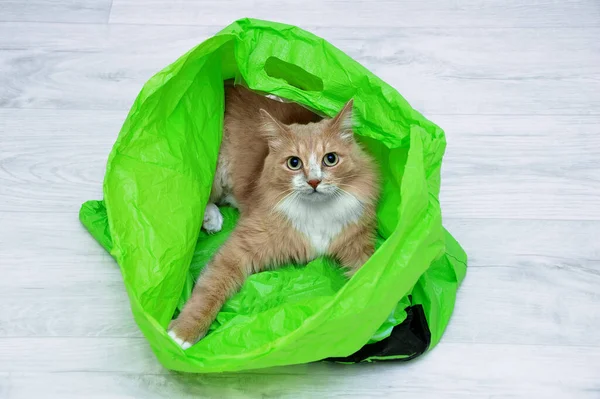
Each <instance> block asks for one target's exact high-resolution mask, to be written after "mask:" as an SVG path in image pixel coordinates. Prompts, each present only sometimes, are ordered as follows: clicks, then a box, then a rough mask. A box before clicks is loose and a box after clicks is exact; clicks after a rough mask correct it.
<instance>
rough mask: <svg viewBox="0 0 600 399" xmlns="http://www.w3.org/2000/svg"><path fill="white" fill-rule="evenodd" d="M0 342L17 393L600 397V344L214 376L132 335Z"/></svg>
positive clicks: (456, 347)
mask: <svg viewBox="0 0 600 399" xmlns="http://www.w3.org/2000/svg"><path fill="white" fill-rule="evenodd" d="M0 348H1V349H3V350H2V351H1V352H0V369H1V370H5V369H7V368H8V369H9V370H11V373H10V375H9V389H10V393H11V396H10V398H11V399H16V398H30V397H33V396H35V393H36V392H40V391H43V393H44V397H45V398H46V397H48V398H54V397H60V398H61V399H62V398H71V397H81V396H82V395H85V393H89V392H97V393H98V395H101V396H100V397H115V396H116V397H119V396H123V395H127V397H143V398H158V397H165V396H169V397H182V398H187V397H215V398H222V397H265V396H266V397H284V398H295V397H308V398H314V397H348V396H350V397H360V398H364V397H367V398H370V397H404V396H409V397H411V398H415V397H416V398H439V397H452V398H459V397H461V398H462V397H470V396H474V397H489V396H490V395H492V394H493V395H494V396H495V397H527V398H537V397H547V398H565V397H569V398H594V397H597V395H598V389H599V384H598V379H597V376H598V373H597V372H598V369H597V365H598V363H599V362H600V349H598V348H586V347H575V348H561V347H556V348H552V347H546V346H535V345H534V346H525V345H470V344H469V345H466V344H443V345H440V346H439V347H438V348H436V349H435V350H434V351H432V352H431V353H429V354H428V355H427V356H425V357H423V358H421V359H420V360H418V361H414V362H410V363H387V364H385V363H381V364H365V365H337V364H329V363H315V364H310V365H300V366H290V367H282V368H275V369H266V370H258V371H252V372H245V373H225V374H209V375H186V374H179V373H166V372H165V370H162V369H160V366H157V364H156V361H155V360H154V359H151V358H150V356H148V355H149V349H148V348H147V347H146V346H145V345H143V344H142V343H141V340H134V339H122V340H116V339H107V340H98V339H95V340H90V339H87V338H86V339H52V340H43V341H40V340H35V339H34V340H32V339H1V340H0ZM11 355H12V360H10V361H9V360H8V359H7V356H11ZM516 359H518V361H516ZM50 373H52V374H50ZM142 373H144V374H145V375H142ZM148 373H150V374H148ZM78 395H79V396H78Z"/></svg>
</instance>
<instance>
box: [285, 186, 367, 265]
mask: <svg viewBox="0 0 600 399" xmlns="http://www.w3.org/2000/svg"><path fill="white" fill-rule="evenodd" d="M277 209H278V210H279V211H280V212H282V213H283V214H284V215H286V216H287V217H288V219H289V220H290V221H291V222H292V225H293V226H294V227H295V228H296V230H298V231H299V232H301V233H303V234H304V235H306V237H307V238H308V240H309V242H310V243H311V245H312V246H313V248H314V250H315V251H316V252H317V253H318V254H319V255H323V254H326V253H327V250H328V249H329V245H331V242H332V241H333V240H334V239H335V238H336V237H337V236H338V235H339V234H340V233H341V232H342V229H343V228H344V227H345V226H347V225H348V224H349V223H354V222H357V221H358V219H359V218H360V217H361V215H362V212H363V204H362V203H361V202H360V201H359V200H358V199H357V198H356V197H354V196H353V195H350V194H346V193H344V194H343V195H341V196H337V197H334V198H332V199H330V200H327V201H323V202H312V201H302V200H299V199H295V198H293V197H291V198H288V199H286V200H284V201H282V202H281V203H280V204H279V205H278V207H277Z"/></svg>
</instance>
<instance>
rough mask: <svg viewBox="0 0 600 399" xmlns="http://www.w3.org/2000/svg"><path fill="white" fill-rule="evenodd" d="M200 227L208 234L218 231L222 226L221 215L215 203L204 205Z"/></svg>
mask: <svg viewBox="0 0 600 399" xmlns="http://www.w3.org/2000/svg"><path fill="white" fill-rule="evenodd" d="M202 228H203V229H204V230H205V231H206V232H207V233H208V234H214V233H218V232H219V231H221V229H222V228H223V215H221V211H220V210H219V208H218V207H217V206H216V205H215V204H212V203H211V204H208V205H206V209H205V210H204V221H203V222H202Z"/></svg>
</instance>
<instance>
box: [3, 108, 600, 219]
mask: <svg viewBox="0 0 600 399" xmlns="http://www.w3.org/2000/svg"><path fill="white" fill-rule="evenodd" d="M125 115H126V111H102V112H99V111H65V110H31V109H21V110H2V109H0V137H2V139H1V140H2V145H1V146H0V211H4V212H6V211H11V212H23V211H29V212H69V213H76V212H78V210H79V207H80V205H81V203H82V202H84V201H86V200H89V199H100V198H102V180H103V176H104V170H105V166H106V159H107V157H108V154H109V152H110V149H111V147H112V145H113V143H114V141H115V139H116V137H117V134H118V131H119V130H120V127H121V124H122V121H123V119H124V118H125ZM432 119H433V120H434V121H436V122H438V123H439V124H440V125H441V126H442V127H443V128H444V129H446V131H447V135H448V137H447V139H448V149H447V155H446V158H445V160H444V163H443V174H442V195H441V204H442V209H443V212H444V216H445V217H461V218H488V217H494V218H514V219H581V220H586V219H588V220H600V180H599V179H598V178H597V176H598V175H600V166H599V165H600V164H599V163H598V162H597V161H596V160H597V159H600V116H488V115H485V116H450V115H435V116H433V117H432ZM563 137H569V139H568V140H563Z"/></svg>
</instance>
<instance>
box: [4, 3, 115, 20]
mask: <svg viewBox="0 0 600 399" xmlns="http://www.w3.org/2000/svg"><path fill="white" fill-rule="evenodd" d="M110 6H111V0H86V1H78V0H33V1H32V0H27V1H19V0H2V1H1V2H0V21H28V22H69V23H82V22H88V23H107V22H108V16H109V13H110Z"/></svg>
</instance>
